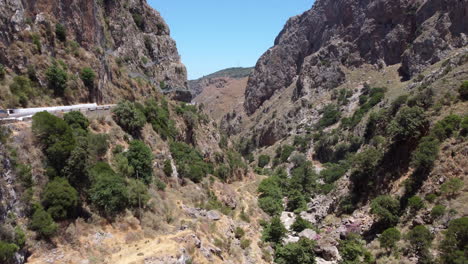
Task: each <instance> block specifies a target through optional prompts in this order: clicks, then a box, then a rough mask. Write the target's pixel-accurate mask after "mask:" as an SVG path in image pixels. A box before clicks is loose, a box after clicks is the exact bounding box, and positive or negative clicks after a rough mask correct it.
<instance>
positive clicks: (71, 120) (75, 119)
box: [63, 111, 89, 130]
mask: <svg viewBox="0 0 468 264" xmlns="http://www.w3.org/2000/svg"><path fill="white" fill-rule="evenodd" d="M63 120H65V122H67V124H68V125H69V126H70V127H72V128H81V129H84V130H87V129H88V126H89V120H88V118H86V116H84V115H83V114H82V113H81V112H79V111H72V112H68V113H66V114H64V115H63Z"/></svg>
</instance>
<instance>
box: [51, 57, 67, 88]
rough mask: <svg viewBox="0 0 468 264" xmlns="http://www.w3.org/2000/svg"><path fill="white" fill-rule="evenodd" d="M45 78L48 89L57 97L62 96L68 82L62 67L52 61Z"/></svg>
mask: <svg viewBox="0 0 468 264" xmlns="http://www.w3.org/2000/svg"><path fill="white" fill-rule="evenodd" d="M46 78H47V82H48V86H49V89H52V90H53V91H54V92H55V94H56V95H57V96H62V95H63V93H64V91H65V89H66V88H67V82H68V74H67V72H66V70H65V69H64V66H63V65H61V64H60V63H57V62H56V61H54V62H53V63H52V66H50V67H49V68H48V69H47V71H46Z"/></svg>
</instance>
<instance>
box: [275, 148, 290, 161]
mask: <svg viewBox="0 0 468 264" xmlns="http://www.w3.org/2000/svg"><path fill="white" fill-rule="evenodd" d="M293 151H294V147H293V146H290V145H284V146H280V147H278V148H277V149H276V156H277V157H278V158H279V159H280V161H281V162H283V163H284V162H286V161H288V158H289V156H291V153H292V152H293Z"/></svg>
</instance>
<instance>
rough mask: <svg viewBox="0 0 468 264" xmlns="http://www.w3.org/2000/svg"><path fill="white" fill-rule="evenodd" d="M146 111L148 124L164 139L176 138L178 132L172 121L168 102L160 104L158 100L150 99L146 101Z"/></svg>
mask: <svg viewBox="0 0 468 264" xmlns="http://www.w3.org/2000/svg"><path fill="white" fill-rule="evenodd" d="M144 111H145V115H146V118H147V120H148V122H149V123H150V124H151V125H152V127H153V129H154V131H156V132H157V133H158V134H159V135H160V136H161V138H162V139H164V140H166V139H174V138H175V137H176V135H177V130H176V128H175V126H174V121H173V120H171V119H170V116H169V105H168V103H167V102H166V101H162V102H161V104H158V103H157V102H156V100H154V99H150V100H148V101H146V103H145V109H144Z"/></svg>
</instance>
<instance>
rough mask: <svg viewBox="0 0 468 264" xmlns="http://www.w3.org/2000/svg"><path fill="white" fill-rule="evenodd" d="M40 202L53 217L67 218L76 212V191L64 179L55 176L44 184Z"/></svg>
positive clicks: (56, 218) (58, 218)
mask: <svg viewBox="0 0 468 264" xmlns="http://www.w3.org/2000/svg"><path fill="white" fill-rule="evenodd" d="M42 204H43V205H44V207H45V209H46V210H47V212H48V213H49V214H50V215H51V216H52V218H53V219H55V220H63V219H67V218H69V217H73V216H74V215H75V213H76V208H77V206H78V192H77V191H76V190H75V188H73V187H72V186H71V185H70V183H68V181H67V180H66V179H64V178H55V179H54V180H52V181H51V182H49V183H48V184H47V185H46V187H45V189H44V193H43V195H42Z"/></svg>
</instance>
